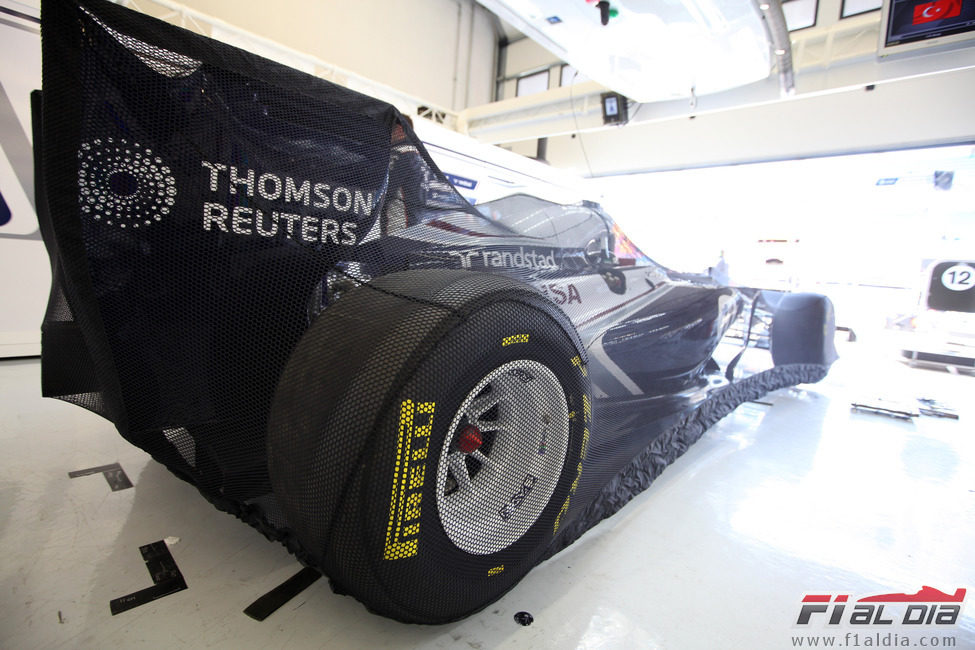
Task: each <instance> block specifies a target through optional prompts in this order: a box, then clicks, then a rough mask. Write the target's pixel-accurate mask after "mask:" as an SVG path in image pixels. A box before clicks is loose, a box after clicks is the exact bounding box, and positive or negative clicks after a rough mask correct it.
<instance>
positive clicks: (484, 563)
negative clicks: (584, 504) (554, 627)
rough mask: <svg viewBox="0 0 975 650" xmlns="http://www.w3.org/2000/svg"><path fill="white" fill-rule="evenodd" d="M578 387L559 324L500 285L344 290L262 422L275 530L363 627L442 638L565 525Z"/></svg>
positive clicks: (478, 280) (455, 282)
mask: <svg viewBox="0 0 975 650" xmlns="http://www.w3.org/2000/svg"><path fill="white" fill-rule="evenodd" d="M586 375H587V372H586V365H585V354H584V351H583V348H582V346H581V344H580V342H579V339H578V336H577V335H576V333H575V331H574V329H573V328H572V325H571V323H570V322H569V320H568V319H567V318H566V317H565V315H564V314H563V313H562V312H561V311H560V310H559V309H558V308H557V307H556V306H555V305H554V304H552V303H551V302H550V301H548V300H547V299H546V298H544V297H543V296H542V295H541V294H539V293H538V292H537V291H535V290H534V289H532V288H531V287H528V286H527V285H524V284H522V283H520V282H517V281H515V280H513V279H510V278H506V277H503V276H498V275H491V274H481V273H472V272H468V271H452V270H419V271H406V272H402V273H395V274H390V275H387V276H383V277H381V278H378V279H376V280H374V281H372V282H370V283H368V284H365V285H362V286H359V287H357V288H355V289H353V290H351V291H349V292H348V293H346V294H345V295H343V296H342V297H341V299H339V300H338V301H337V302H336V303H335V304H334V305H332V306H330V307H329V308H328V309H326V310H325V311H324V312H323V313H322V315H321V316H320V317H319V318H318V319H317V320H316V321H315V322H314V323H313V324H312V325H311V327H310V328H309V330H308V331H307V332H306V333H305V335H304V337H303V338H302V340H301V341H300V342H299V344H298V345H297V347H296V348H295V350H294V352H293V353H292V356H291V358H290V360H289V361H288V363H287V366H286V368H285V370H284V372H283V373H282V376H281V379H280V381H279V384H278V388H277V391H276V395H275V398H274V402H273V405H272V408H271V412H270V416H269V424H268V427H269V428H268V445H269V449H268V457H269V469H270V474H271V480H272V485H273V489H274V493H275V495H276V497H277V499H278V501H279V503H280V505H281V507H282V509H283V511H284V515H285V518H286V520H287V524H288V527H289V528H291V529H292V530H293V532H294V534H295V535H296V536H297V538H298V541H299V542H300V544H301V545H302V547H303V549H302V550H303V552H305V553H306V554H307V555H308V557H310V558H311V559H312V561H313V562H314V563H315V564H316V565H317V566H318V567H319V568H321V569H322V570H323V571H324V572H325V573H326V575H328V576H329V577H330V578H331V581H332V584H333V588H335V589H336V590H337V591H339V592H347V593H350V594H352V595H353V596H355V597H356V598H358V599H359V600H360V601H362V602H363V603H364V604H365V605H366V606H367V607H368V608H369V609H371V610H372V611H375V612H377V613H380V614H383V615H385V616H389V617H392V618H395V619H398V620H401V621H405V622H414V623H443V622H448V621H451V620H455V619H458V618H461V617H463V616H466V615H468V614H471V613H473V612H475V611H478V610H480V609H482V608H483V607H485V606H486V605H488V604H489V603H491V602H493V601H494V600H496V599H497V598H499V597H500V596H501V595H502V594H504V593H505V592H506V591H508V590H509V589H510V588H511V587H512V586H514V584H515V583H516V582H517V581H518V580H519V579H520V578H521V577H522V576H524V574H525V573H527V572H528V571H529V570H530V569H531V568H532V567H533V566H534V565H535V564H537V563H538V562H539V560H540V559H541V557H542V556H543V553H544V552H545V550H546V548H547V547H548V546H549V545H550V544H551V543H552V541H553V540H554V539H555V537H556V536H557V535H558V533H559V530H560V527H561V526H564V524H565V523H566V522H565V521H564V520H563V515H564V513H565V511H566V509H567V507H568V502H569V497H570V494H571V490H572V489H574V484H575V482H576V481H577V480H578V476H579V473H580V471H581V467H582V458H583V457H584V455H585V452H586V448H587V446H588V423H589V418H590V408H589V383H588V379H587V376H586ZM465 474H466V476H465Z"/></svg>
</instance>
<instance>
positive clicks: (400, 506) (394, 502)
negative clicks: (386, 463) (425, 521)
mask: <svg viewBox="0 0 975 650" xmlns="http://www.w3.org/2000/svg"><path fill="white" fill-rule="evenodd" d="M435 406H436V404H435V403H434V402H420V403H419V404H417V403H415V402H413V400H404V401H403V403H402V404H401V405H400V416H399V429H398V432H397V449H396V463H395V465H394V466H393V486H392V491H391V494H390V497H389V525H388V526H387V528H386V545H385V547H384V549H383V559H386V560H400V559H403V558H407V557H412V556H414V555H416V553H417V543H418V541H419V540H418V539H417V537H418V536H419V534H420V522H419V519H420V503H421V500H422V497H423V493H422V492H420V490H421V489H422V488H423V480H424V476H425V473H426V462H425V461H426V457H427V450H428V448H429V446H430V435H431V433H432V432H433V411H434V407H435ZM422 416H428V417H426V419H425V421H423V418H422ZM421 421H423V423H422V424H421V423H420V422H421Z"/></svg>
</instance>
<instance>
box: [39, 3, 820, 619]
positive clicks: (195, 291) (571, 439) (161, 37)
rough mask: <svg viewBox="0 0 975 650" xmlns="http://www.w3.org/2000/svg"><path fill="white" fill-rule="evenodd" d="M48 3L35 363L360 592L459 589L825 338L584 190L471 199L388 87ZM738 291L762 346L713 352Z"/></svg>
mask: <svg viewBox="0 0 975 650" xmlns="http://www.w3.org/2000/svg"><path fill="white" fill-rule="evenodd" d="M42 26H43V71H44V89H43V91H42V93H37V94H35V96H34V102H33V105H34V112H35V139H34V142H35V149H36V152H37V162H38V164H37V174H36V176H37V184H38V193H37V196H38V212H39V218H40V222H41V226H42V233H43V235H44V239H45V244H46V246H47V248H48V251H49V253H50V256H51V260H52V265H53V286H52V291H51V296H50V303H49V308H48V311H47V314H46V317H45V322H44V325H43V355H42V367H43V391H44V394H45V395H47V396H53V397H58V398H60V399H63V400H66V401H69V402H73V403H76V404H78V405H81V406H84V407H85V408H88V409H91V410H93V411H95V412H96V413H99V414H101V415H103V416H104V417H106V418H108V419H109V420H111V421H112V422H113V423H114V424H115V425H116V427H117V428H118V431H119V433H120V434H121V435H122V436H123V437H124V438H126V439H127V440H128V441H130V442H131V443H132V444H135V445H137V446H139V447H141V448H142V449H145V450H146V451H147V452H149V453H150V454H151V455H152V456H153V457H154V458H155V459H156V460H158V461H159V462H161V463H163V464H164V465H166V467H168V468H169V469H170V470H171V471H172V472H173V473H175V474H176V475H178V476H179V477H181V478H183V479H185V480H187V481H189V482H191V483H193V484H194V485H195V486H197V487H198V489H199V490H200V492H201V493H202V494H203V495H204V496H205V497H206V498H207V499H209V500H210V501H211V502H212V503H213V504H214V505H215V506H216V507H218V508H220V509H222V510H225V511H227V512H230V513H232V514H234V515H236V516H238V517H239V518H241V519H243V520H244V521H246V522H247V523H249V524H251V525H252V526H254V527H256V528H258V529H259V530H260V531H261V532H263V533H264V534H265V535H266V536H268V537H269V538H271V539H273V540H278V541H281V542H282V543H284V544H285V545H286V546H287V547H288V549H289V550H291V551H292V552H293V553H294V554H295V555H296V556H297V557H298V558H299V559H300V560H301V561H302V562H303V563H305V564H306V565H308V566H310V567H314V568H315V569H318V570H320V571H321V572H323V573H324V574H326V575H327V576H328V577H329V578H330V579H331V583H332V586H333V588H334V589H336V590H337V591H340V592H344V593H349V594H352V595H354V596H355V597H356V598H358V599H359V600H361V601H362V602H363V603H365V605H366V606H367V607H368V608H370V609H371V610H373V611H375V612H378V613H380V614H383V615H385V616H389V617H392V618H395V619H398V620H402V621H410V622H422V623H438V622H445V621H450V620H454V619H457V618H459V617H463V616H466V615H468V614H470V613H472V612H475V611H478V610H479V609H481V608H483V607H485V606H486V605H487V604H488V603H490V602H492V601H494V600H495V599H497V598H498V597H500V595H502V594H503V593H505V592H506V591H507V590H508V589H510V588H511V587H512V586H514V585H515V584H516V583H517V582H518V581H519V580H520V579H521V578H522V577H523V576H524V575H525V574H526V573H527V572H528V571H529V570H530V569H531V568H532V567H533V566H535V565H536V564H538V563H539V562H541V561H542V560H544V559H545V558H547V557H550V556H551V555H553V554H554V553H556V552H558V551H559V550H561V549H563V548H564V547H566V546H567V545H569V544H570V543H572V542H573V541H574V540H575V539H577V538H578V537H579V536H580V535H582V534H583V533H584V532H585V531H586V530H587V529H589V528H591V527H592V526H594V525H595V524H596V523H598V522H599V521H600V520H602V519H603V518H605V517H607V516H609V515H610V514H612V513H614V512H615V511H617V510H618V509H619V508H621V507H622V506H623V505H624V504H625V503H626V502H627V501H628V500H629V499H630V498H632V497H633V496H634V495H636V494H637V493H639V492H640V491H642V490H643V489H645V488H646V487H647V486H648V485H649V483H650V481H651V480H653V478H654V477H655V476H656V475H657V474H659V472H660V471H661V470H662V469H663V468H664V467H665V466H666V465H667V464H669V463H670V462H672V461H673V460H674V459H675V458H676V457H677V456H679V455H680V454H681V453H682V452H683V451H684V450H686V448H687V446H688V445H689V444H690V443H692V442H694V441H695V440H696V439H697V438H698V437H700V435H701V434H702V433H703V432H704V430H705V429H706V428H707V427H708V426H710V425H711V424H712V423H713V422H715V421H716V420H717V419H719V418H720V417H722V416H723V415H725V414H727V413H728V412H730V411H731V410H732V409H733V408H735V407H736V406H737V405H738V404H740V403H741V402H743V401H745V400H748V399H756V398H758V397H759V396H761V395H763V394H764V393H766V392H768V391H769V390H773V389H776V388H780V387H783V386H790V385H794V384H797V383H802V382H813V381H818V380H819V379H821V378H822V377H823V376H825V374H826V372H827V370H828V368H829V366H830V364H831V363H832V361H833V360H834V358H835V351H834V349H833V343H832V336H833V315H832V307H831V305H830V303H829V301H828V300H827V299H826V298H824V297H822V296H818V295H812V294H799V295H793V294H775V293H769V292H760V291H752V290H743V289H734V288H729V287H726V286H721V285H719V284H717V283H716V282H714V281H712V280H711V279H709V278H707V277H706V276H696V275H683V274H680V273H676V272H674V271H671V270H668V269H666V268H663V267H662V266H660V265H659V264H656V263H654V262H653V261H652V260H651V259H650V258H649V257H647V256H646V255H644V254H643V253H642V252H641V251H640V250H639V248H637V247H636V246H635V245H634V244H633V243H632V242H631V241H630V240H629V239H627V237H626V236H625V235H624V234H623V233H622V232H621V231H620V229H619V228H618V227H617V226H616V225H615V224H614V222H613V221H612V219H611V218H610V217H609V216H608V215H607V214H605V212H603V210H602V209H601V208H600V207H599V206H598V205H596V204H593V203H588V202H583V203H580V204H575V205H557V204H554V203H550V202H546V201H542V200H539V199H536V198H532V197H529V196H524V195H515V196H510V197H507V198H504V199H501V200H498V201H494V202H491V203H485V204H483V205H480V206H477V207H474V206H471V205H470V204H469V203H468V202H467V201H465V200H464V199H463V198H462V197H461V196H460V195H459V194H458V193H457V192H456V191H454V190H453V188H452V187H451V186H450V185H449V184H448V183H447V181H446V179H445V177H444V175H443V174H442V173H441V172H440V171H439V170H438V169H437V168H436V166H435V165H434V163H433V161H432V160H431V159H430V157H429V155H428V154H427V152H426V151H425V149H424V147H423V145H422V144H421V143H420V141H419V140H418V139H417V137H416V136H415V134H414V133H413V130H412V128H411V126H410V123H409V122H408V121H407V120H405V119H403V117H402V116H401V115H400V114H399V113H398V112H397V111H396V109H394V108H393V107H392V106H390V105H388V104H385V103H383V102H380V101H377V100H374V99H371V98H369V97H366V96H363V95H360V94H357V93H354V92H352V91H349V90H347V89H344V88H341V87H338V86H335V85H333V84H330V83H328V82H326V81H323V80H321V79H318V78H315V77H312V76H309V75H306V74H304V73H300V72H297V71H295V70H291V69H289V68H286V67H284V66H281V65H278V64H275V63H272V62H270V61H267V60H264V59H261V58H259V57H256V56H254V55H251V54H249V53H247V52H244V51H241V50H238V49H235V48H232V47H229V46H227V45H224V44H221V43H219V42H216V41H212V40H210V39H207V38H204V37H201V36H198V35H195V34H192V33H189V32H187V31H184V30H181V29H179V28H176V27H173V26H170V25H168V24H165V23H162V22H160V21H158V20H155V19H153V18H150V17H147V16H144V15H141V14H138V13H135V12H132V11H130V10H127V9H124V8H122V7H119V6H117V5H115V4H111V3H108V2H104V1H102V0H80V1H79V2H76V1H75V0H45V1H44V6H43V11H42ZM736 319H738V320H739V322H741V323H743V324H742V325H741V326H739V328H738V330H737V331H739V332H740V334H739V336H740V339H741V343H740V344H741V345H742V350H744V349H745V347H747V346H748V344H749V342H750V341H751V340H752V338H753V337H752V333H751V330H752V323H754V322H757V321H760V320H762V319H765V320H764V321H762V322H770V325H769V329H768V332H767V335H768V338H767V340H768V341H769V345H770V348H771V357H772V359H773V361H774V365H773V367H771V368H769V369H767V370H765V371H762V372H757V373H755V374H752V375H749V376H746V375H745V374H744V373H742V372H741V370H740V369H738V368H736V364H737V361H738V359H739V358H740V356H741V355H740V353H739V354H738V355H736V356H735V358H734V359H732V360H731V361H729V362H727V363H725V364H724V366H723V367H722V366H721V365H720V364H719V363H718V362H717V361H716V360H715V358H714V357H715V349H716V348H717V346H718V343H719V341H720V340H721V339H722V337H723V336H724V335H725V333H726V332H727V331H728V330H729V328H730V327H731V326H732V323H733V322H735V321H736ZM742 319H744V320H743V321H742Z"/></svg>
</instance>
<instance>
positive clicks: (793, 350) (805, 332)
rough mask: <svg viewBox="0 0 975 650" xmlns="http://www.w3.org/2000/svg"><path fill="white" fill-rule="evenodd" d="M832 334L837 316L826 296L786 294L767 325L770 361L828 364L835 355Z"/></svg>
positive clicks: (780, 363)
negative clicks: (769, 324) (770, 323)
mask: <svg viewBox="0 0 975 650" xmlns="http://www.w3.org/2000/svg"><path fill="white" fill-rule="evenodd" d="M835 335H836V315H835V312H834V310H833V303H832V302H831V301H830V299H829V298H827V297H826V296H823V295H820V294H816V293H788V294H785V295H783V296H782V298H781V300H779V302H778V304H777V305H776V307H775V312H774V313H773V315H772V325H771V327H770V328H769V338H770V340H771V342H770V348H771V353H772V362H773V363H774V364H775V365H776V366H785V365H790V364H812V365H819V366H825V367H829V365H830V364H832V363H833V362H834V361H835V360H836V358H837V354H836V344H835Z"/></svg>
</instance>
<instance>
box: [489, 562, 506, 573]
mask: <svg viewBox="0 0 975 650" xmlns="http://www.w3.org/2000/svg"><path fill="white" fill-rule="evenodd" d="M502 571H504V565H503V564H502V565H501V566H495V567H491V568H490V569H488V575H489V576H496V575H498V574H499V573H501V572H502Z"/></svg>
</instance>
